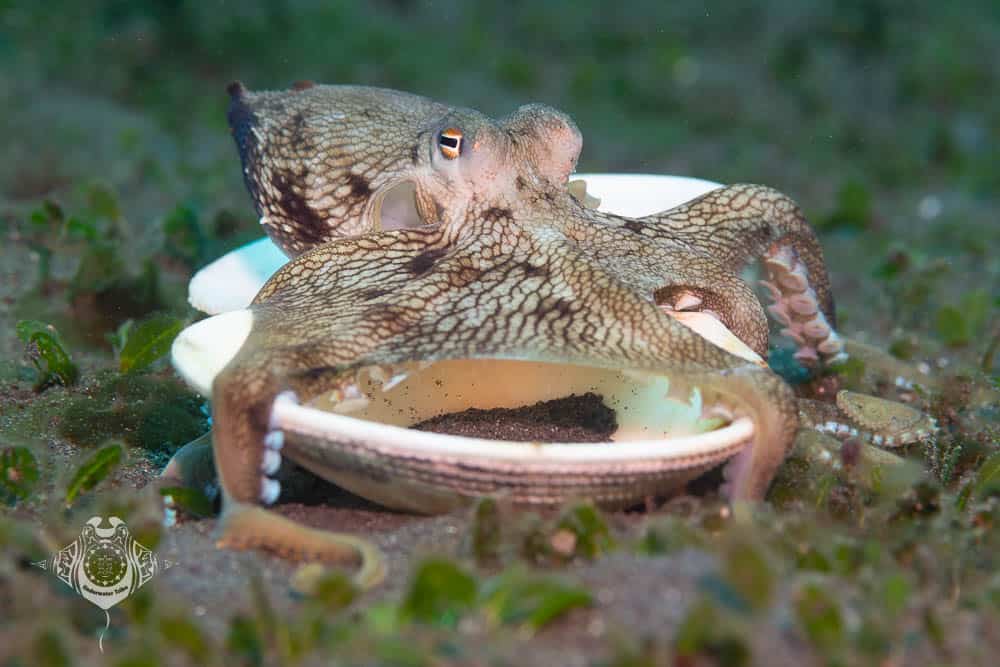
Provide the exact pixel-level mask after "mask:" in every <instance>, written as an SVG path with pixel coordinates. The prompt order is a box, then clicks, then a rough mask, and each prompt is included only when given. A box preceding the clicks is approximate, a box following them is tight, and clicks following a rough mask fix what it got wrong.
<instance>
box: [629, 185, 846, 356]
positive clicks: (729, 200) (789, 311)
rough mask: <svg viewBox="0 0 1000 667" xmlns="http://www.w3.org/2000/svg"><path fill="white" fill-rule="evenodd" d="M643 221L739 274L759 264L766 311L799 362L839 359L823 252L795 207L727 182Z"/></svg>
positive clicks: (769, 193) (768, 192)
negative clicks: (762, 271) (791, 344)
mask: <svg viewBox="0 0 1000 667" xmlns="http://www.w3.org/2000/svg"><path fill="white" fill-rule="evenodd" d="M642 221H643V222H644V223H646V224H648V225H650V226H651V227H652V228H653V229H655V230H656V231H657V232H658V233H659V234H662V235H664V236H666V237H670V238H680V239H683V240H684V241H686V242H687V243H690V244H691V245H692V246H694V247H695V248H697V249H699V250H701V251H702V252H705V253H708V254H710V255H711V256H712V257H713V258H715V259H716V260H717V261H719V262H720V263H721V264H723V265H724V266H726V267H727V268H728V269H729V270H730V271H732V272H733V273H738V272H739V271H740V270H741V269H742V268H743V267H745V266H746V265H747V264H748V263H749V262H751V261H753V260H758V259H760V260H763V261H764V268H765V271H766V272H767V281H766V282H765V285H766V286H767V287H768V289H769V290H770V292H771V295H772V297H773V298H774V304H773V305H772V306H771V307H770V308H769V310H770V312H771V313H772V314H773V315H774V316H775V317H776V318H777V319H778V320H779V321H780V322H781V323H782V324H783V325H785V330H784V333H785V334H786V335H788V336H789V337H791V338H792V339H793V340H794V341H795V342H796V344H797V345H798V348H799V349H798V354H797V356H798V357H799V358H800V359H802V360H803V361H816V360H819V359H822V360H824V361H835V360H839V359H842V358H843V356H844V353H843V342H842V340H841V339H840V337H839V336H838V335H837V333H836V331H835V326H836V316H835V313H834V306H833V296H832V294H831V291H830V281H829V277H828V275H827V271H826V264H825V262H824V260H823V250H822V248H821V247H820V245H819V241H818V240H817V239H816V234H815V232H814V231H813V229H812V227H811V226H810V225H809V223H808V222H807V221H806V219H805V216H804V215H803V214H802V211H801V209H799V207H798V205H797V204H796V203H795V202H794V201H793V200H792V199H790V198H789V197H788V196H787V195H784V194H782V193H780V192H778V191H777V190H774V189H772V188H768V187H764V186H760V185H731V186H728V187H724V188H719V189H718V190H713V191H712V192H709V193H708V194H705V195H703V196H701V197H699V198H697V199H695V200H693V201H691V202H688V203H687V204H683V205H681V206H678V207H676V208H674V209H671V210H669V211H665V212H663V213H657V214H655V215H651V216H647V217H645V218H643V219H642Z"/></svg>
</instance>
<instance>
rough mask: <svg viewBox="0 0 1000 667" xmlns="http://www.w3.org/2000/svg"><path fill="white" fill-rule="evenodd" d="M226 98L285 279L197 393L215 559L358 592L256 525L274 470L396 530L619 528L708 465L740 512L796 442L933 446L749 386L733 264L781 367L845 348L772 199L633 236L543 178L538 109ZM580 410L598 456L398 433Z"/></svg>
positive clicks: (574, 140) (721, 206)
mask: <svg viewBox="0 0 1000 667" xmlns="http://www.w3.org/2000/svg"><path fill="white" fill-rule="evenodd" d="M230 94H231V97H232V103H231V107H230V112H229V122H230V125H231V128H232V132H233V136H234V137H235V140H236V144H237V146H238V149H239V154H240V157H241V160H242V164H243V173H244V176H245V181H246V184H247V186H248V188H249V190H250V193H251V195H252V197H253V200H254V203H255V205H256V208H257V211H258V213H259V214H260V223H261V225H262V226H263V227H264V229H265V231H266V232H267V234H268V235H269V236H270V237H271V239H272V240H273V241H274V242H275V243H276V244H277V245H278V246H279V247H280V248H281V249H282V250H283V251H284V252H285V253H286V254H287V255H288V256H289V257H290V258H291V260H290V261H289V262H288V263H287V264H286V265H285V266H284V267H282V268H281V269H280V270H279V271H278V272H277V273H276V274H275V275H274V276H273V277H272V278H271V279H270V280H269V281H268V282H267V283H266V284H265V286H264V287H263V288H262V289H261V291H260V292H259V294H257V296H256V298H255V299H254V301H253V303H252V305H251V306H250V307H249V308H248V309H246V310H243V311H239V312H236V313H229V314H226V315H223V316H220V317H226V318H229V319H227V320H226V324H225V326H226V327H227V328H228V329H230V330H238V331H239V332H241V333H240V337H241V339H242V345H240V346H239V349H238V352H235V354H234V356H232V358H231V359H229V360H228V363H225V364H224V367H222V368H221V371H220V372H218V373H217V374H216V375H214V381H213V382H212V383H211V387H210V392H211V396H212V406H213V420H214V421H213V423H214V434H213V440H214V444H213V447H214V458H215V465H216V469H217V471H218V474H219V479H220V482H221V488H222V491H223V498H224V502H223V507H224V509H223V516H222V519H221V539H220V541H219V544H220V545H221V546H224V547H231V548H263V549H269V550H273V551H276V552H278V553H280V554H283V555H285V556H288V557H298V558H302V559H306V560H309V559H319V560H325V561H339V562H353V563H355V564H358V565H360V570H359V572H358V575H357V576H358V579H359V581H361V582H362V583H363V584H366V585H370V584H372V583H374V582H376V581H378V579H379V578H380V577H381V575H382V572H383V570H382V566H381V561H380V559H379V556H378V551H377V549H375V548H374V547H373V546H371V545H370V544H369V543H368V542H367V541H365V540H363V539H361V538H357V537H352V536H347V535H339V534H333V533H327V532H323V531H317V530H313V529H310V528H306V527H304V526H301V525H299V524H297V523H295V522H292V521H290V520H289V519H286V518H283V517H281V516H279V515H278V514H276V513H273V512H271V511H269V510H267V509H265V508H264V506H266V505H270V504H272V503H274V502H275V501H276V500H277V499H278V497H279V495H280V492H281V489H280V485H279V483H278V482H277V481H276V480H275V479H274V478H273V475H274V473H275V471H276V470H277V469H278V467H279V466H280V464H281V461H282V457H288V458H290V459H291V460H293V461H295V462H296V463H298V464H300V465H301V466H303V467H305V468H307V469H308V470H310V471H312V472H314V473H316V474H317V475H320V476H321V477H323V478H325V479H327V480H331V481H333V482H335V483H336V484H338V485H340V486H342V487H344V488H346V489H348V490H350V491H353V492H355V493H357V494H359V495H361V496H363V497H365V498H368V499H370V500H372V501H375V502H377V503H380V504H383V505H385V506H388V507H393V508H398V509H404V510H408V511H415V512H424V513H433V512H442V511H449V510H451V509H453V508H455V507H456V506H459V505H461V504H462V503H464V502H468V501H469V500H470V499H473V498H476V497H480V496H486V495H499V496H502V497H506V498H508V499H510V500H511V502H513V503H522V504H528V505H554V504H559V503H562V502H565V501H566V500H567V499H570V498H587V499H592V500H593V501H595V502H597V503H598V504H601V505H603V506H612V507H624V506H628V505H633V504H636V503H638V502H641V501H642V500H643V499H644V498H648V497H651V496H655V495H662V494H668V493H671V492H673V491H676V490H678V489H679V488H682V487H683V485H684V484H685V483H686V482H687V481H689V480H691V479H692V478H694V477H696V476H698V475H700V474H701V473H703V472H705V471H706V470H708V469H710V468H713V467H716V466H719V465H720V464H723V463H725V469H724V480H725V481H724V483H723V487H722V492H723V493H724V494H725V495H726V496H728V497H729V498H730V499H731V500H733V501H758V500H761V499H763V498H764V494H765V492H766V491H767V488H768V485H769V483H770V482H771V480H772V478H773V477H774V475H775V472H776V470H777V469H778V467H779V466H780V465H781V463H782V461H783V459H784V458H785V456H786V453H787V452H788V451H789V449H790V447H791V446H792V443H793V441H794V440H795V437H796V432H797V430H799V429H800V428H803V429H806V428H811V429H813V430H814V431H816V432H823V433H826V434H827V435H834V436H839V437H842V438H843V437H847V436H854V437H859V438H867V439H868V440H869V441H871V442H874V443H876V444H883V445H899V444H904V443H906V442H911V441H915V440H918V439H922V438H925V437H928V436H929V434H931V433H932V431H933V426H934V425H933V421H932V420H929V419H928V418H926V417H924V416H923V415H922V414H921V413H919V412H917V411H915V410H913V409H911V408H909V407H906V406H903V405H901V404H897V403H893V402H890V401H885V400H882V399H876V398H873V397H868V396H862V395H859V394H852V393H850V392H841V393H840V394H839V395H838V397H837V402H836V403H833V402H829V403H819V402H815V401H806V400H801V399H798V398H796V395H795V393H794V392H793V390H792V388H791V387H790V386H789V385H788V384H787V383H786V382H785V381H784V380H782V378H781V377H779V376H778V375H776V374H775V373H774V372H772V371H771V370H770V369H769V368H768V366H767V363H766V362H765V359H766V357H767V353H768V319H767V315H766V312H765V307H764V305H762V303H761V301H760V300H759V299H758V297H757V296H756V295H755V293H754V291H753V289H752V288H751V286H750V285H749V284H748V283H747V282H745V281H744V280H743V279H742V278H741V277H740V273H741V271H742V270H743V269H744V268H745V267H746V266H747V265H748V264H749V263H753V262H755V261H760V262H761V264H762V266H763V271H764V273H765V274H766V275H765V281H764V285H766V286H767V288H768V291H769V292H770V296H771V298H772V300H773V304H771V305H770V307H769V308H768V310H769V311H770V313H771V314H772V315H773V316H774V317H775V318H776V319H777V320H778V321H779V322H780V323H781V324H782V325H783V326H784V329H783V333H785V334H786V335H787V336H789V337H790V338H791V339H792V340H793V341H794V342H795V344H796V346H797V352H796V356H797V357H798V358H799V359H800V360H802V361H803V362H805V363H806V364H811V365H822V364H824V363H828V362H830V361H836V360H840V359H843V358H845V356H846V355H847V354H848V353H850V347H851V343H850V342H849V341H846V340H845V339H843V338H842V337H841V336H839V335H838V333H837V331H836V319H835V313H834V304H833V298H832V295H831V292H830V283H829V279H828V276H827V270H826V266H825V264H824V260H823V252H822V250H821V248H820V245H819V243H818V241H817V239H816V236H815V234H814V232H813V230H812V228H811V227H810V226H809V224H808V223H807V222H806V220H805V218H804V217H803V214H802V212H801V210H800V209H799V207H798V206H797V205H796V204H795V202H793V201H792V200H791V199H790V198H788V197H787V196H785V195H783V194H782V193H780V192H777V191H775V190H773V189H771V188H768V187H764V186H760V185H731V186H727V187H721V188H719V189H717V190H714V191H712V192H709V193H708V194H705V195H704V196H701V197H698V198H697V199H694V200H692V201H689V202H687V203H685V204H683V205H681V206H677V207H676V208H673V209H670V210H667V211H664V212H662V213H658V214H655V215H650V216H647V217H642V218H635V219H633V218H628V217H623V216H620V215H613V214H609V213H604V212H601V211H599V210H597V208H596V206H595V203H594V201H592V199H593V198H592V197H590V196H589V195H588V194H587V193H586V192H585V190H584V188H583V187H581V183H580V182H571V181H570V180H569V179H570V175H571V174H572V173H573V170H574V168H575V166H576V162H577V157H578V156H579V154H580V150H581V147H582V137H581V134H580V131H579V130H578V129H577V127H576V125H575V124H574V123H573V121H572V120H571V119H570V118H569V117H568V116H567V115H566V114H564V113H562V112H560V111H557V110H555V109H553V108H550V107H547V106H543V105H540V104H532V105H527V106H522V107H521V108H519V109H517V110H516V111H515V112H514V113H512V114H511V115H509V116H507V117H506V118H503V119H501V120H493V119H490V118H488V117H486V116H484V115H483V114H481V113H479V112H477V111H474V110H471V109H462V108H453V107H449V106H446V105H443V104H440V103H437V102H434V101H432V100H429V99H426V98H424V97H419V96H416V95H412V94H408V93H403V92H397V91H392V90H384V89H377V88H367V87H356V86H325V85H312V84H304V85H297V86H295V87H294V88H293V89H292V90H289V91H281V92H257V93H253V92H249V91H248V90H247V89H246V88H245V87H244V86H243V85H241V84H239V83H237V84H233V85H232V86H231V87H230ZM195 326H197V325H195ZM206 389H207V387H206ZM585 392H593V393H595V394H598V395H599V396H601V397H602V399H603V401H604V403H605V404H607V405H608V406H610V407H611V408H613V409H614V410H615V411H616V414H617V419H618V426H617V430H616V431H615V432H614V434H613V436H612V437H611V438H610V441H608V442H598V443H579V442H577V443H560V442H556V443H545V444H543V443H538V442H516V441H507V440H496V439H490V438H486V437H474V436H460V435H443V434H439V433H431V432H425V431H419V430H413V429H410V428H407V427H410V426H412V425H414V424H415V423H417V422H420V421H422V420H426V419H428V418H431V417H434V416H436V415H441V414H446V413H454V412H456V411H461V410H464V409H468V408H472V407H479V408H496V407H510V408H516V407H518V406H527V405H532V404H536V403H538V402H540V401H546V400H551V399H555V398H559V397H565V396H570V395H574V394H582V393H585Z"/></svg>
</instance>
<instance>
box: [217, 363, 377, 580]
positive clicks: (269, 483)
mask: <svg viewBox="0 0 1000 667" xmlns="http://www.w3.org/2000/svg"><path fill="white" fill-rule="evenodd" d="M247 357H249V358H247ZM259 358H260V355H256V356H255V355H252V354H249V355H244V357H243V358H241V357H240V355H237V357H236V360H238V361H237V362H236V363H230V364H229V365H228V366H227V367H226V368H225V369H224V370H223V371H222V372H221V373H220V374H219V375H218V377H216V379H215V381H214V383H213V395H214V396H215V397H216V398H215V400H214V401H213V420H214V423H215V424H216V429H215V433H214V438H213V445H214V453H215V466H216V470H217V471H218V474H219V482H220V485H221V487H222V492H223V494H222V495H223V504H222V516H221V518H220V524H219V534H220V537H219V539H218V545H219V546H220V547H226V548H231V549H261V550H264V551H270V552H274V553H277V554H279V555H281V556H283V557H286V558H291V559H298V560H319V561H322V562H332V563H338V564H347V565H357V570H356V572H355V575H354V576H355V582H356V583H357V584H358V585H359V586H361V587H363V588H367V587H370V586H373V585H375V584H377V583H379V582H380V581H381V579H382V577H383V576H384V571H385V566H384V564H383V560H382V557H381V554H380V553H379V550H378V548H377V547H375V546H374V545H372V544H371V543H369V542H367V541H365V540H363V539H360V538H358V537H355V536H353V535H346V534H342V533H332V532H327V531H320V530H315V529H312V528H308V527H306V526H302V525H300V524H298V523H295V522H294V521H290V520H289V519H286V518H284V517H282V516H280V515H279V514H276V513H274V512H271V511H269V510H266V509H264V508H263V507H260V506H259V504H260V503H263V504H265V505H270V504H273V503H274V502H275V501H277V500H278V497H279V496H280V492H281V487H280V484H279V483H278V481H277V480H276V479H274V478H272V477H271V475H272V474H273V473H274V472H276V471H277V467H278V466H279V465H280V463H281V456H280V454H279V453H278V452H279V451H280V449H281V447H282V445H283V440H284V438H283V433H282V432H281V431H280V430H277V429H275V428H274V427H273V426H274V425H273V424H271V423H270V414H271V406H272V405H273V404H274V402H275V401H276V400H295V399H294V393H293V392H292V391H289V387H288V385H289V384H290V383H295V382H294V379H291V380H290V379H289V377H288V376H284V375H283V374H282V373H281V370H282V369H281V366H280V365H278V364H275V363H274V361H273V360H269V359H268V360H262V361H261V362H258V363H254V360H255V359H259ZM295 384H298V387H297V388H299V389H308V387H307V386H306V385H307V383H301V382H300V383H295Z"/></svg>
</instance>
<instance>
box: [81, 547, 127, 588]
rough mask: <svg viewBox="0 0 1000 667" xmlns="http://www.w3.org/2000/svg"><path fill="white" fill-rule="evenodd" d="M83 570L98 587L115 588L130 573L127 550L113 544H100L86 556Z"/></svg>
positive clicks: (88, 551) (92, 548)
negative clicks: (126, 555)
mask: <svg viewBox="0 0 1000 667" xmlns="http://www.w3.org/2000/svg"><path fill="white" fill-rule="evenodd" d="M83 570H84V572H86V573H87V578H88V579H90V580H91V581H92V582H94V583H95V584H96V585H98V586H102V587H108V586H114V585H115V584H117V583H118V582H120V581H121V580H122V579H124V578H125V574H126V573H127V572H128V560H127V559H126V557H125V550H124V549H122V548H121V547H119V546H118V545H117V544H114V543H112V542H99V543H97V544H95V545H93V546H91V547H90V549H88V550H87V553H86V554H85V555H84V557H83Z"/></svg>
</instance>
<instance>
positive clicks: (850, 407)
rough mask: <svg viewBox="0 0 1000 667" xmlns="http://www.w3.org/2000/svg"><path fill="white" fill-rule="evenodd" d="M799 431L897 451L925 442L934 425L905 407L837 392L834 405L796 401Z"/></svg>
mask: <svg viewBox="0 0 1000 667" xmlns="http://www.w3.org/2000/svg"><path fill="white" fill-rule="evenodd" d="M798 407H799V424H800V426H801V427H802V428H806V429H811V430H814V431H818V432H820V433H826V434H828V435H831V436H833V437H836V438H838V439H841V440H844V439H847V438H859V439H861V440H862V441H864V442H868V443H871V444H873V445H877V446H880V447H900V446H903V445H908V444H912V443H915V442H922V441H924V440H928V439H930V438H932V437H934V435H935V434H936V433H937V423H936V422H935V421H934V419H933V418H932V417H928V416H927V415H925V414H924V413H922V412H920V411H919V410H915V409H913V408H911V407H909V406H908V405H903V404H902V403H897V402H895V401H888V400H886V399H883V398H877V397H875V396H868V395H866V394H858V393H855V392H853V391H846V390H843V391H840V392H839V393H838V394H837V401H836V403H835V404H834V403H826V402H821V401H813V400H809V399H799V402H798Z"/></svg>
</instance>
